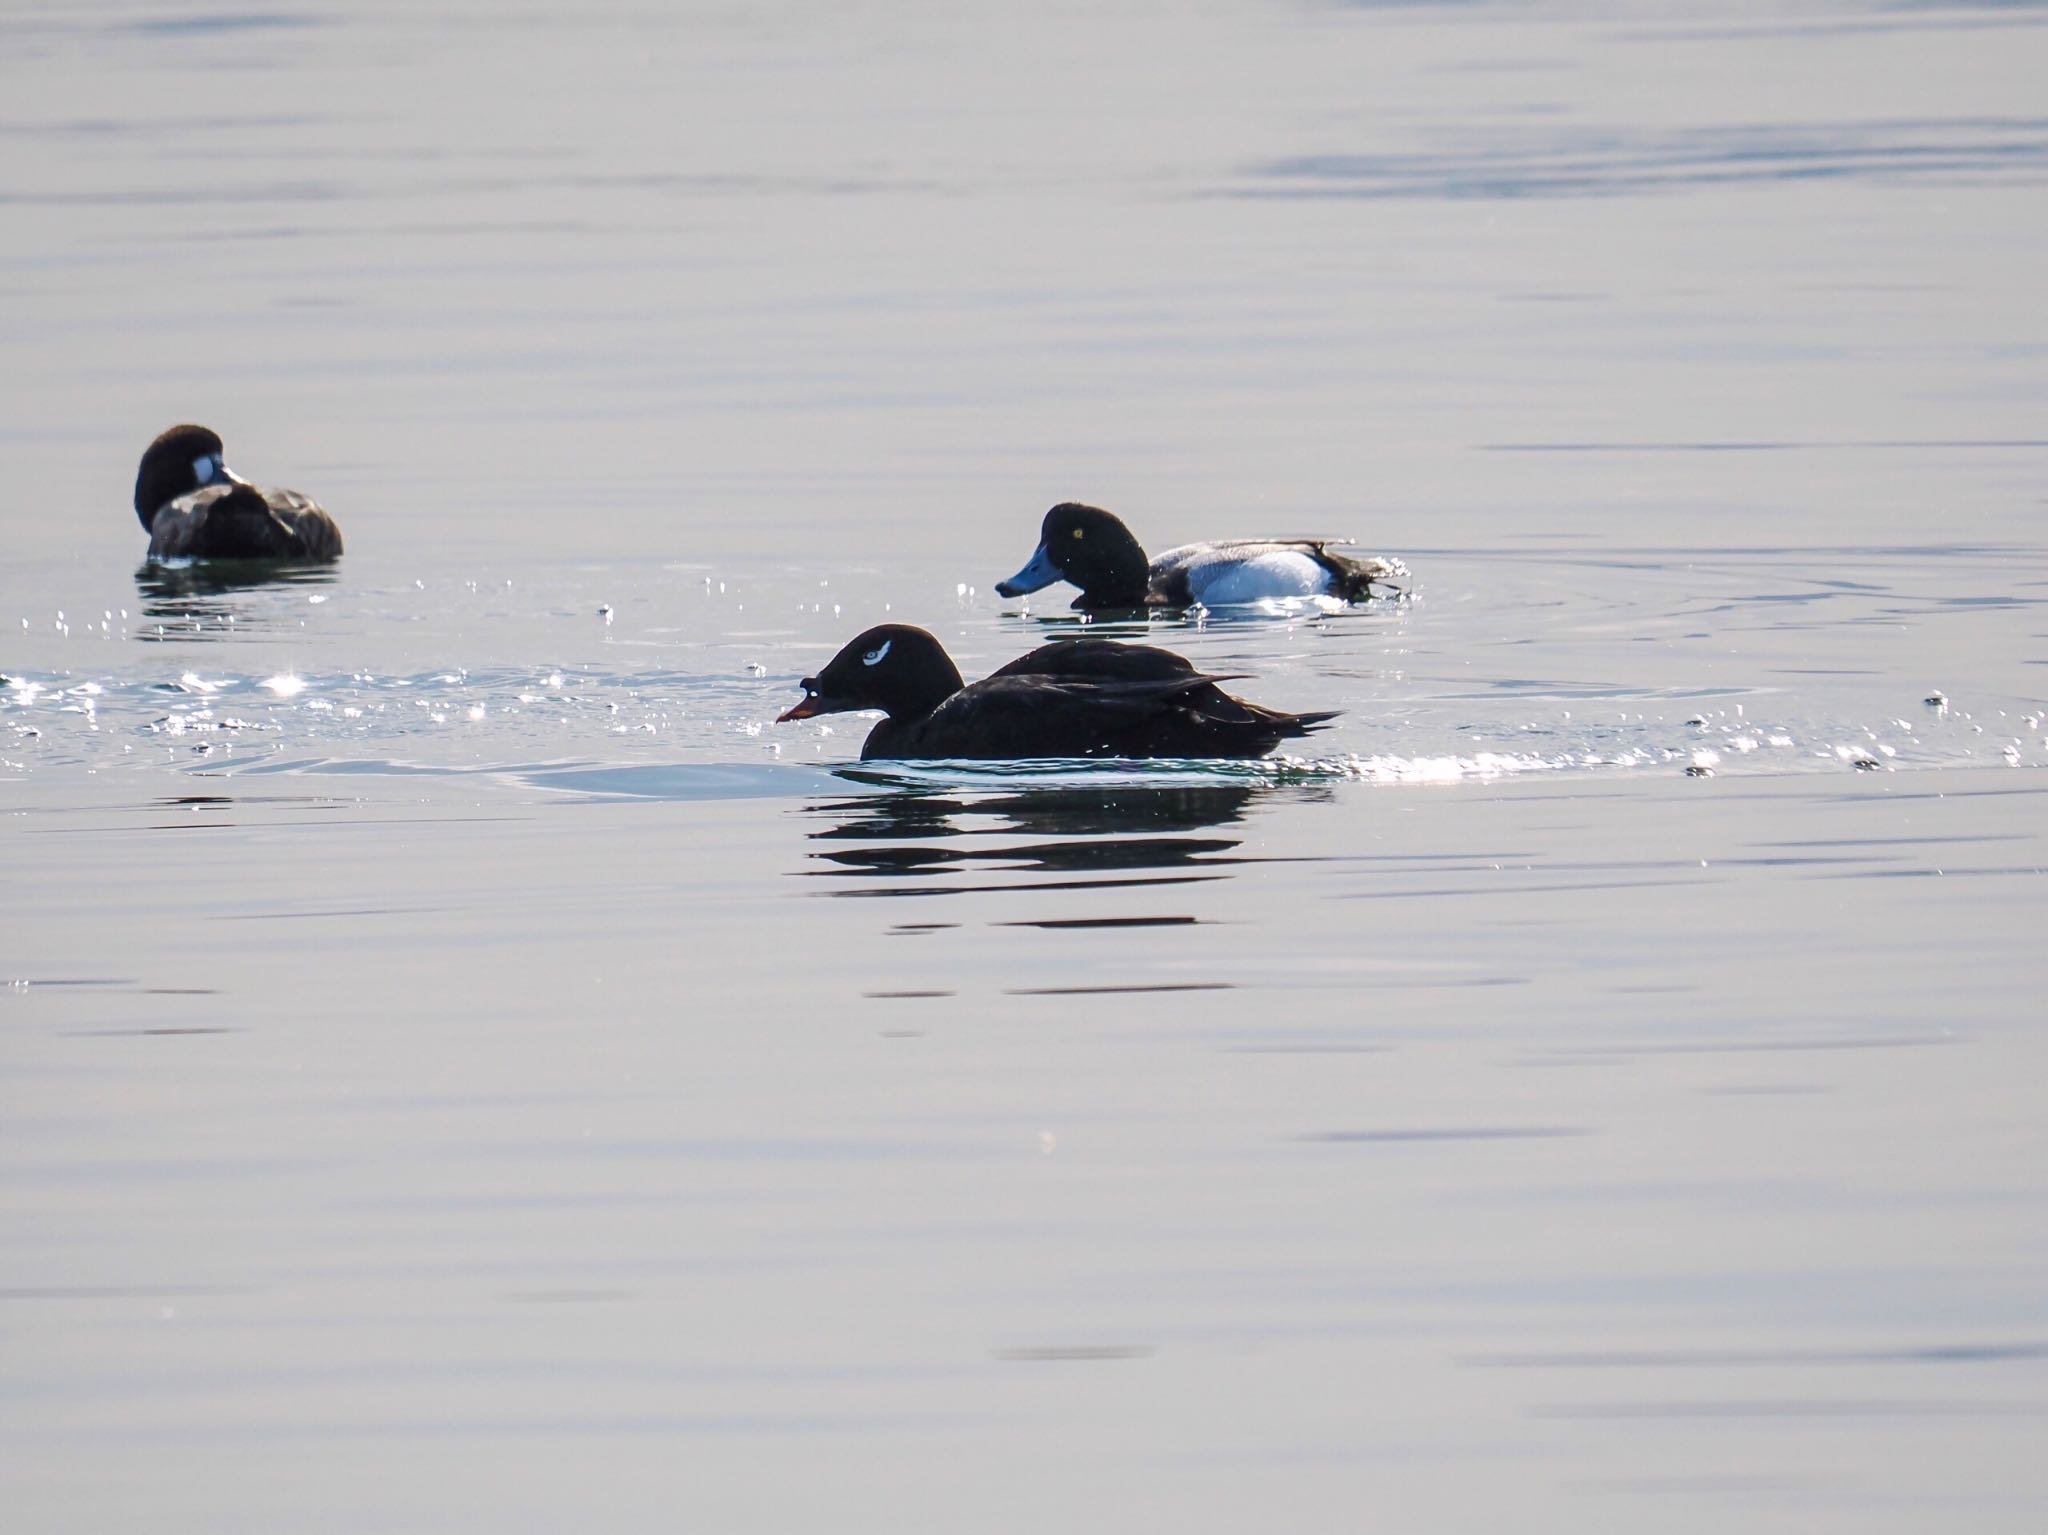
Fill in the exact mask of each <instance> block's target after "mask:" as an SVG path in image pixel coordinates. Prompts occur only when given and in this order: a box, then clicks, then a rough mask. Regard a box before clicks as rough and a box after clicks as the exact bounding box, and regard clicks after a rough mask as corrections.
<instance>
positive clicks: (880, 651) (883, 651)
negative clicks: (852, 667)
mask: <svg viewBox="0 0 2048 1535" xmlns="http://www.w3.org/2000/svg"><path fill="white" fill-rule="evenodd" d="M895 643H896V642H895V641H894V640H884V641H882V643H881V644H879V645H877V646H876V647H875V648H874V649H873V650H870V651H869V652H868V653H867V654H866V655H864V656H862V657H861V658H860V664H861V665H862V666H880V665H881V664H882V657H884V656H886V655H887V654H888V653H889V647H890V646H891V645H893V644H895Z"/></svg>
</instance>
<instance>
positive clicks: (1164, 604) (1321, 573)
mask: <svg viewBox="0 0 2048 1535" xmlns="http://www.w3.org/2000/svg"><path fill="white" fill-rule="evenodd" d="M1340 542H1342V540H1339V539H1329V538H1231V539H1219V540H1215V541H1212V542H1209V543H1200V544H1182V545H1180V546H1179V547H1178V548H1174V549H1169V550H1167V551H1166V552H1165V553H1164V554H1162V555H1159V556H1158V557H1156V558H1154V559H1151V560H1147V559H1146V558H1145V550H1144V546H1143V545H1141V544H1140V543H1139V542H1138V540H1137V538H1136V537H1135V536H1133V534H1132V533H1131V530H1130V529H1129V528H1127V527H1125V526H1124V524H1123V521H1122V520H1121V519H1120V518H1118V517H1116V516H1114V515H1113V514H1111V513H1109V512H1105V511H1104V510H1103V509H1102V508H1101V507H1099V506H1086V505H1083V504H1082V503H1080V502H1078V501H1062V502H1061V503H1060V504H1059V505H1058V506H1056V507H1054V508H1053V509H1052V510H1051V511H1049V512H1047V513H1046V514H1045V520H1044V521H1043V522H1042V523H1041V524H1040V526H1039V532H1038V548H1037V549H1035V550H1034V551H1033V552H1032V555H1031V558H1030V559H1029V560H1028V561H1026V562H1025V565H1024V568H1023V569H1022V570H1020V571H1018V572H1017V573H1016V574H1015V575H1014V576H1011V577H1010V578H1009V579H1008V580H1007V581H998V582H997V583H996V594H997V595H998V596H1001V597H1022V596H1025V595H1026V594H1027V593H1030V592H1035V591H1039V590H1041V589H1043V588H1045V587H1048V586H1051V585H1052V584H1053V583H1054V582H1055V581H1071V582H1072V583H1073V584H1074V585H1075V586H1078V587H1080V588H1081V595H1080V596H1079V597H1076V598H1075V599H1074V602H1073V606H1074V607H1075V608H1076V609H1078V610H1080V611H1082V612H1089V613H1099V612H1105V611H1113V610H1119V609H1133V608H1190V607H1206V608H1220V607H1233V606H1238V605H1242V604H1245V603H1255V602H1271V601H1286V600H1288V599H1300V598H1308V597H1328V598H1335V599H1337V600H1339V601H1343V602H1361V601H1364V600H1365V599H1366V598H1369V597H1373V596H1376V595H1379V593H1378V592H1376V591H1375V588H1377V587H1386V588H1387V590H1388V592H1390V593H1391V592H1395V591H1397V588H1395V587H1393V586H1392V584H1391V583H1392V582H1393V581H1394V580H1396V579H1397V578H1399V577H1401V576H1405V575H1406V574H1407V573H1408V572H1407V568H1406V567H1405V566H1403V565H1402V564H1401V562H1400V561H1399V560H1390V559H1383V558H1380V557H1378V556H1374V555H1367V556H1353V555H1349V554H1340V553H1338V552H1337V551H1336V550H1335V549H1334V548H1333V547H1332V546H1333V545H1335V544H1338V543H1340Z"/></svg>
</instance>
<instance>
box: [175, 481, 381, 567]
mask: <svg viewBox="0 0 2048 1535" xmlns="http://www.w3.org/2000/svg"><path fill="white" fill-rule="evenodd" d="M234 489H236V487H234V486H231V485H205V486H201V487H200V488H199V489H198V490H195V491H192V492H191V493H190V494H188V495H183V496H180V497H178V498H177V500H175V501H172V502H170V503H169V504H168V505H166V506H165V507H164V508H163V509H162V510H160V511H159V512H158V513H157V514H156V519H155V521H154V522H153V523H151V525H150V535H149V553H150V557H151V558H152V559H160V560H169V559H195V560H331V559H334V558H336V557H337V556H338V555H340V553H341V530H340V529H339V528H337V527H336V526H335V525H334V519H333V518H332V517H330V516H328V515H327V513H326V511H325V510H324V509H323V508H322V507H321V505H320V503H319V502H317V501H315V500H314V499H313V498H312V497H311V496H308V495H305V494H303V493H302V492H300V491H296V490H284V489H278V488H271V487H260V493H261V496H262V500H263V506H262V508H261V509H260V510H259V509H258V508H257V507H256V506H255V505H254V504H253V502H252V498H250V497H248V496H236V497H234V499H233V500H231V501H229V502H228V503H227V504H226V505H225V506H223V505H221V504H220V503H221V501H222V500H223V498H225V497H227V496H228V495H229V494H230V493H231V492H232V491H233V490H234Z"/></svg>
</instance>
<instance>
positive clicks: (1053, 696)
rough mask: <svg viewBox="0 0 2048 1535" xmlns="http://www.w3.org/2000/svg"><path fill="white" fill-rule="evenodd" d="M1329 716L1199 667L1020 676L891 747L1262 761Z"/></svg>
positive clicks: (972, 690) (970, 698)
mask: <svg viewBox="0 0 2048 1535" xmlns="http://www.w3.org/2000/svg"><path fill="white" fill-rule="evenodd" d="M1118 648H1123V649H1129V648H1143V647H1118ZM1174 659H1175V660H1179V659H1180V658H1179V657H1174ZM1329 717H1330V716H1328V715H1322V714H1317V715H1294V714H1285V713H1282V712H1280V711H1277V710H1272V709H1264V708H1261V707H1260V706H1259V705H1257V704H1250V703H1246V702H1245V701H1244V700H1243V699H1241V698H1233V697H1232V696H1231V695H1230V694H1228V693H1226V692H1224V691H1223V690H1222V689H1221V688H1219V687H1217V686H1216V685H1215V683H1214V682H1213V681H1211V680H1210V679H1209V678H1207V677H1205V676H1202V675H1201V674H1200V673H1198V672H1195V671H1194V670H1193V669H1192V668H1189V670H1188V671H1186V672H1184V673H1180V674H1178V675H1175V676H1172V677H1155V678H1150V679H1144V680H1120V679H1114V678H1112V679H1102V678H1083V677H1074V676H1058V675H1050V674H1046V673H1037V674H1031V673H1024V674H1015V673H1013V674H1011V675H1008V676H994V677H990V678H987V679H986V680H984V681H981V682H977V683H975V684H973V685H972V686H970V687H966V688H962V689H961V690H960V691H959V692H958V693H955V694H954V695H953V696H952V697H951V698H949V699H947V700H946V701H945V702H944V703H942V704H940V705H939V707H938V708H936V709H934V710H933V711H932V712H931V713H930V714H928V715H926V716H925V717H924V718H923V719H922V720H919V721H918V722H916V723H915V724H914V725H910V726H908V727H905V728H904V729H903V730H901V731H900V732H892V734H891V737H890V740H889V742H888V747H887V749H888V750H889V751H890V752H891V754H893V755H897V756H904V757H959V758H973V759H991V758H1032V757H1258V756H1263V755H1264V754H1265V753H1267V752H1269V751H1271V750H1272V749H1273V748H1274V747H1275V746H1276V745H1278V744H1279V743H1280V742H1281V741H1282V740H1284V739H1287V738H1289V737H1292V736H1299V735H1304V734H1306V733H1307V732H1308V731H1309V730H1311V729H1313V728H1315V727H1316V726H1317V725H1319V724H1321V723H1322V722H1323V721H1324V720H1325V719H1328V718H1329ZM878 745H879V743H878ZM877 754H878V755H879V754H880V753H879V751H878V752H877Z"/></svg>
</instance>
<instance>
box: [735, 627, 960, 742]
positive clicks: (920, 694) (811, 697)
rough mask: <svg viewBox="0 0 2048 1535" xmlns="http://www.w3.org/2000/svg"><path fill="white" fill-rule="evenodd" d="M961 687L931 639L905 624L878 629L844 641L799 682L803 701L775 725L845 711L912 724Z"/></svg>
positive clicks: (955, 669)
mask: <svg viewBox="0 0 2048 1535" xmlns="http://www.w3.org/2000/svg"><path fill="white" fill-rule="evenodd" d="M960 686H961V684H960V668H958V667H957V666H955V665H954V664H953V661H952V658H951V657H950V656H948V655H947V654H946V647H945V646H943V645H941V644H940V643H939V642H938V640H937V639H936V638H935V637H934V636H933V635H931V634H930V633H928V632H926V631H925V630H923V629H914V628H912V627H911V626H910V625H909V624H878V625H876V626H875V627H874V628H872V629H870V630H868V631H867V632H866V633H865V634H860V635H856V636H855V637H854V638H853V639H851V640H848V641H847V642H846V646H845V648H844V649H842V650H841V651H840V652H839V654H838V655H836V656H834V657H833V658H832V659H831V661H830V662H829V663H827V665H826V667H825V669H824V670H823V671H821V672H819V673H818V675H817V676H815V677H806V678H804V682H803V688H804V696H803V699H802V701H801V702H799V703H797V704H795V705H794V706H793V707H791V708H790V709H788V710H786V711H785V712H783V713H782V714H780V715H777V716H776V722H777V723H778V724H780V723H781V722H782V721H784V720H807V719H809V718H811V716H813V715H815V714H842V713H844V712H846V711H847V710H849V709H880V710H881V711H882V712H883V713H884V714H887V715H890V716H892V717H893V718H897V719H914V718H918V717H920V716H922V715H926V714H929V713H931V711H932V710H934V709H936V708H937V707H938V706H939V705H940V704H941V703H943V702H945V701H946V700H947V699H948V698H951V697H952V696H953V695H954V694H955V693H957V692H959V691H960Z"/></svg>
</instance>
